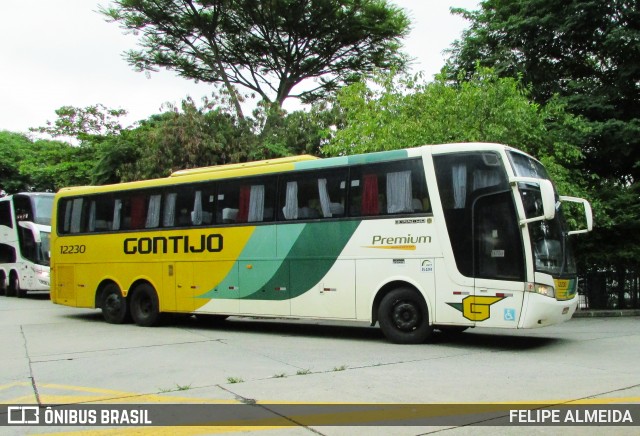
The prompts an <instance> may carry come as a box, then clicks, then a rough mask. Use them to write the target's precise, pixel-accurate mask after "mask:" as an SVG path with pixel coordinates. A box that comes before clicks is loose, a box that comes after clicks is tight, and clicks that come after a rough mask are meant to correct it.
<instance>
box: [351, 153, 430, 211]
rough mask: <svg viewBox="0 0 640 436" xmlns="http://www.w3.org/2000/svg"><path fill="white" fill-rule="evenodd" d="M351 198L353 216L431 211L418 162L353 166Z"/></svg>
mask: <svg viewBox="0 0 640 436" xmlns="http://www.w3.org/2000/svg"><path fill="white" fill-rule="evenodd" d="M349 198H350V200H349V206H350V207H349V215H350V216H376V215H389V214H412V213H429V212H431V202H430V201H429V195H428V193H427V187H426V183H425V177H424V169H423V166H422V161H421V160H418V159H416V160H412V161H402V162H387V163H380V164H374V165H362V166H357V167H353V168H352V169H351V178H350V192H349Z"/></svg>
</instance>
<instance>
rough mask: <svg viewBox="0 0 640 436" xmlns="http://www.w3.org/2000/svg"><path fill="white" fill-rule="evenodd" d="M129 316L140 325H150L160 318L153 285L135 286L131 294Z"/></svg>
mask: <svg viewBox="0 0 640 436" xmlns="http://www.w3.org/2000/svg"><path fill="white" fill-rule="evenodd" d="M130 304H131V317H132V318H133V321H134V322H135V323H136V324H138V325H139V326H142V327H151V326H154V325H156V324H157V323H158V321H159V320H160V305H159V304H158V295H157V294H156V291H155V289H153V286H151V285H149V284H146V283H144V284H142V285H139V286H137V287H136V288H135V289H134V291H133V295H131V303H130Z"/></svg>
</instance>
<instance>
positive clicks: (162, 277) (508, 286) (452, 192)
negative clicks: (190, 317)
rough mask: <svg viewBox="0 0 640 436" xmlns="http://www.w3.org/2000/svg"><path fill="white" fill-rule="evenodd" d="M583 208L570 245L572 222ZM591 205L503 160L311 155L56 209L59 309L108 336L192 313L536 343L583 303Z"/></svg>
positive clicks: (456, 150) (438, 150) (462, 151)
mask: <svg viewBox="0 0 640 436" xmlns="http://www.w3.org/2000/svg"><path fill="white" fill-rule="evenodd" d="M567 201H570V202H574V203H575V202H577V203H579V204H581V205H582V206H583V210H584V219H583V221H584V222H585V225H584V227H585V228H584V229H581V230H573V231H569V230H568V229H567V227H566V223H565V220H564V218H563V213H562V209H561V207H560V205H561V204H562V203H564V202H567ZM591 222H592V219H591V208H590V206H589V203H588V202H587V201H586V200H583V199H577V198H570V197H559V196H558V195H557V194H556V193H555V190H554V187H553V185H552V183H551V181H550V180H549V177H548V175H547V172H546V171H545V169H544V167H543V166H542V164H541V163H540V162H539V161H537V160H535V159H534V158H532V157H531V156H528V155H526V154H524V153H522V152H520V151H518V150H515V149H513V148H511V147H508V146H504V145H499V144H480V143H470V144H444V145H428V146H422V147H417V148H411V149H404V150H394V151H385V152H379V153H370V154H362V155H353V156H342V157H334V158H327V159H317V158H314V157H312V156H297V157H288V158H281V159H273V160H267V161H260V162H249V163H243V164H233V165H224V166H215V167H207V168H197V169H191V170H183V171H178V172H176V173H174V174H172V175H171V176H170V177H167V178H162V179H155V180H146V181H139V182H131V183H122V184H116V185H110V186H86V187H75V188H65V189H62V190H60V192H58V193H57V194H56V197H55V201H54V211H53V221H52V235H51V250H52V253H51V254H52V258H51V267H52V286H51V299H52V301H53V302H54V303H57V304H63V305H68V306H76V307H84V308H100V309H101V310H102V314H103V317H104V319H105V320H106V321H107V322H109V323H114V324H119V323H124V322H127V321H128V320H130V319H132V320H133V321H134V322H135V323H136V324H138V325H141V326H152V325H154V324H156V323H157V322H158V321H159V319H160V317H161V315H162V314H169V313H187V314H195V315H196V316H198V315H201V314H202V315H204V314H208V315H210V316H214V317H219V318H220V319H224V318H225V317H228V316H231V315H240V316H260V317H275V318H298V319H327V320H356V321H366V322H369V323H371V325H375V324H376V323H379V325H380V327H381V329H382V331H383V333H384V334H385V336H386V337H387V338H388V339H389V340H391V341H393V342H396V343H418V342H424V341H425V340H427V339H428V338H429V337H430V336H431V335H432V332H433V330H434V329H439V330H441V331H462V330H464V329H466V328H469V327H476V326H477V327H480V326H487V327H501V328H532V327H541V326H546V325H551V324H556V323H559V322H562V321H566V320H568V319H570V318H571V316H572V314H573V312H574V311H575V309H576V306H577V303H578V297H577V292H576V288H577V283H576V281H577V279H576V264H575V259H574V255H573V251H572V248H571V241H570V239H571V238H570V235H571V234H573V233H579V232H586V231H589V230H590V229H591V226H592V224H591Z"/></svg>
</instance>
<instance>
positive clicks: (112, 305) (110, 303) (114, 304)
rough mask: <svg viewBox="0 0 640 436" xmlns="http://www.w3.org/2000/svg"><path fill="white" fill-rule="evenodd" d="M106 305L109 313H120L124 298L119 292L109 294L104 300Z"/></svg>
mask: <svg viewBox="0 0 640 436" xmlns="http://www.w3.org/2000/svg"><path fill="white" fill-rule="evenodd" d="M104 307H105V310H106V311H107V313H109V315H118V314H119V313H120V312H121V311H122V298H121V297H120V296H119V295H117V294H109V295H107V298H105V300H104Z"/></svg>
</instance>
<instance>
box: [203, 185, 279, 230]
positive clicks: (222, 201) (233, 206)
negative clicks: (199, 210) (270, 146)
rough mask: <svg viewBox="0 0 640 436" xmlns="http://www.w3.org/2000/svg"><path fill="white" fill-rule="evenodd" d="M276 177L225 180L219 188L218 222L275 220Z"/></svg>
mask: <svg viewBox="0 0 640 436" xmlns="http://www.w3.org/2000/svg"><path fill="white" fill-rule="evenodd" d="M275 180H276V179H275V177H264V178H259V179H247V180H238V181H229V182H223V183H221V184H220V188H219V190H218V209H217V217H216V220H217V222H218V223H225V224H232V223H259V222H265V221H273V199H274V191H275Z"/></svg>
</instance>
